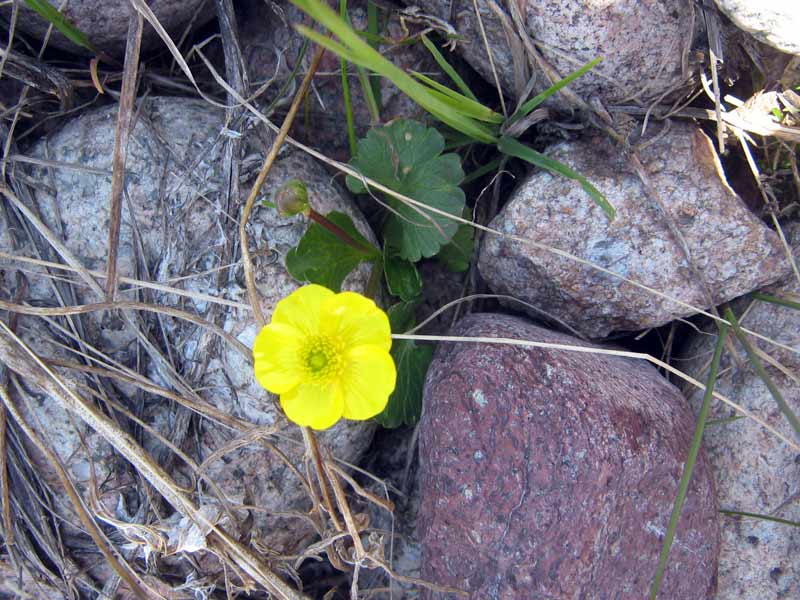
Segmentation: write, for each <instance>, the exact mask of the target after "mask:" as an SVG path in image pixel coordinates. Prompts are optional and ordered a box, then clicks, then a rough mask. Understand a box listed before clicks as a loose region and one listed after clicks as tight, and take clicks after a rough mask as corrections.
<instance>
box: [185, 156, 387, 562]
mask: <svg viewBox="0 0 800 600" xmlns="http://www.w3.org/2000/svg"><path fill="white" fill-rule="evenodd" d="M298 176H300V177H302V179H303V180H304V181H305V182H306V185H307V187H308V197H309V202H310V203H311V206H313V207H314V208H315V210H317V211H318V212H320V213H322V214H325V213H327V212H330V211H332V210H338V211H340V212H345V213H348V214H349V215H350V216H351V217H352V218H353V221H354V222H355V224H356V227H357V228H358V229H359V231H360V232H361V233H362V234H363V235H364V236H365V237H367V238H368V239H369V240H371V241H372V242H373V243H375V237H374V235H373V234H372V232H371V231H370V229H369V226H368V225H367V224H366V222H365V221H364V219H363V217H362V216H361V215H360V214H358V213H357V210H356V209H354V208H353V206H352V202H351V201H350V200H349V198H348V196H347V194H346V193H345V192H343V191H342V189H341V188H340V187H339V186H338V185H337V184H336V183H335V182H333V181H332V180H331V177H330V176H329V175H328V174H327V173H326V172H325V171H324V169H322V168H321V167H319V166H318V165H317V164H316V163H315V162H314V161H313V160H312V159H311V158H309V157H307V156H305V155H301V154H297V153H294V154H290V155H289V156H287V157H285V158H283V159H281V160H279V161H277V162H276V163H275V165H274V166H273V168H272V170H271V172H270V174H269V177H268V178H267V180H266V182H265V184H264V193H265V194H266V195H267V196H268V197H269V196H271V195H272V194H273V193H274V191H275V190H277V189H278V188H280V186H281V185H283V183H285V182H286V181H288V180H289V179H292V178H297V177H298ZM244 189H245V192H247V191H249V187H248V186H245V188H244ZM249 224H250V236H251V237H250V240H251V242H250V243H251V249H252V251H253V254H254V255H255V256H257V257H258V258H257V259H256V261H255V273H256V284H257V287H258V289H259V296H260V298H261V299H262V303H261V306H262V309H263V310H264V313H265V315H266V316H267V318H268V319H269V315H270V314H271V313H272V310H273V309H274V307H275V304H277V302H278V301H279V300H281V299H282V298H284V297H285V296H287V295H288V294H290V293H291V292H293V291H294V290H295V289H297V287H298V284H297V283H296V282H295V281H294V280H293V279H292V278H291V277H290V276H289V274H288V273H287V272H286V269H285V268H284V266H283V256H284V255H285V253H286V252H287V251H288V250H289V248H291V247H292V246H295V245H297V243H298V242H299V241H300V238H301V237H302V234H303V232H304V231H305V229H306V227H307V223H305V222H303V220H302V217H299V216H298V217H294V218H292V219H286V218H282V217H279V216H278V215H277V213H276V211H275V210H273V209H268V208H266V207H260V208H258V209H257V210H256V211H255V213H254V214H253V216H252V217H251V219H250V221H249ZM213 256H214V249H213V248H209V249H208V254H207V255H206V256H205V257H203V258H206V259H208V260H212V259H213ZM196 269H197V272H202V271H203V270H204V268H203V267H202V263H200V264H198V265H197V267H196ZM368 279H369V268H368V266H367V265H361V266H360V267H359V268H358V269H356V270H355V271H354V272H353V273H351V274H350V275H349V276H348V278H347V279H346V280H345V282H344V285H343V289H349V290H355V291H361V292H363V291H364V289H365V288H366V286H367V281H368ZM193 285H194V286H195V287H198V286H199V287H200V288H201V289H202V287H204V286H208V287H209V288H212V287H215V284H214V283H213V276H211V277H207V278H201V279H196V280H195V283H194V284H193ZM215 293H216V294H221V295H222V296H223V297H226V298H229V299H231V300H237V301H239V302H242V303H247V302H248V300H247V293H246V291H245V288H244V285H243V281H242V279H241V273H238V274H237V277H236V279H235V280H233V281H230V282H229V283H228V285H227V286H226V287H225V288H223V289H221V290H218V291H217V292H215ZM196 308H197V310H199V311H200V312H206V311H207V310H208V309H209V307H202V306H197V307H196ZM209 314H210V313H209ZM220 319H221V323H220V324H221V325H222V326H223V328H224V329H225V330H226V331H227V332H228V333H230V334H231V335H233V336H234V337H236V338H237V339H238V340H239V341H241V342H242V343H244V344H245V346H248V347H252V344H253V341H254V340H255V337H256V334H257V333H258V328H257V326H256V324H255V323H254V321H253V317H252V313H251V312H250V311H247V310H240V309H229V310H226V311H225V312H224V313H223V314H222V315H221V317H220ZM204 333H205V332H203V330H202V329H201V328H199V327H195V326H192V325H190V324H188V323H183V324H180V325H179V327H178V328H177V329H172V328H170V336H171V337H172V338H173V339H174V341H175V343H176V346H177V348H178V349H179V350H178V352H179V354H180V360H181V362H183V363H184V365H185V366H186V369H189V368H192V365H200V364H202V365H204V370H203V371H201V372H200V373H198V374H197V376H196V378H195V379H194V383H195V386H196V387H198V388H200V389H203V390H207V392H201V395H202V396H204V397H206V398H207V399H208V400H209V401H212V402H213V403H214V404H215V405H216V406H217V407H218V408H221V409H223V410H225V411H226V412H227V413H229V414H232V415H233V416H235V417H239V418H241V419H243V420H245V421H247V422H249V423H252V424H255V425H261V426H265V427H273V428H275V430H276V431H277V432H278V433H281V434H283V435H288V436H291V437H292V438H294V439H296V440H300V436H299V429H298V427H297V426H295V425H291V424H289V423H288V422H287V421H286V418H285V417H284V416H283V415H282V414H281V413H279V411H278V409H277V403H276V399H275V397H273V396H271V395H270V394H268V393H267V392H266V391H265V390H264V389H263V388H261V387H260V386H259V384H258V383H257V382H256V381H255V379H254V377H253V371H252V366H251V364H250V358H249V357H245V356H242V355H241V354H240V353H239V352H237V351H236V350H235V349H234V348H231V347H230V346H227V345H218V346H216V345H209V344H208V343H207V334H205V335H204ZM374 429H375V425H374V424H373V423H372V422H363V421H346V420H342V421H340V422H339V424H338V425H336V426H334V427H333V428H331V429H329V430H327V431H325V432H323V433H321V434H319V436H318V437H319V439H320V442H321V444H324V447H325V448H327V449H328V450H330V452H331V453H332V454H333V455H334V456H336V457H337V458H340V459H342V460H344V461H346V462H354V461H356V460H357V459H358V457H360V456H361V455H362V454H363V452H364V450H366V448H367V446H369V443H370V440H371V439H372V434H373V432H374ZM235 437H236V435H234V434H233V433H232V432H230V431H229V430H226V429H224V428H222V427H220V426H216V425H213V424H211V423H206V425H205V427H204V433H203V435H202V436H201V448H200V450H199V455H200V456H199V457H198V458H201V459H206V458H208V456H209V455H210V454H211V452H213V451H216V450H219V449H220V448H221V447H222V446H224V445H225V444H226V443H229V442H230V441H231V440H233V439H234V438H235ZM282 449H283V450H284V452H286V453H287V454H288V455H289V457H290V458H291V459H292V460H293V462H294V463H295V465H298V466H302V458H303V447H302V445H286V446H285V447H284V446H282ZM206 472H207V473H208V474H209V476H210V477H211V478H212V479H213V480H214V481H215V482H216V483H217V484H218V485H219V486H220V487H221V488H222V489H223V490H224V492H225V494H226V495H227V496H228V498H229V499H230V500H231V502H232V503H234V505H235V503H237V502H238V503H242V504H252V505H256V506H258V507H260V508H261V509H263V511H258V512H254V513H253V519H254V525H255V527H257V528H260V529H259V533H260V534H261V535H262V537H263V539H264V541H265V542H267V543H268V544H269V545H271V546H273V547H276V548H282V549H285V550H289V551H293V550H296V549H297V547H298V545H299V544H300V543H301V542H302V539H301V534H300V533H299V532H300V531H303V532H305V533H307V534H309V533H312V532H313V530H311V529H310V528H308V524H307V523H306V522H305V521H304V520H301V519H294V520H292V521H291V526H290V527H284V528H281V527H278V526H275V517H273V516H272V514H271V513H274V512H276V511H285V510H287V508H288V509H290V510H302V509H305V508H308V507H309V506H310V502H309V499H308V496H307V494H306V491H305V489H304V488H303V487H302V486H301V485H300V482H299V481H298V480H297V478H296V477H295V476H294V474H292V473H291V471H290V470H289V469H288V467H286V466H285V465H284V464H283V463H282V462H281V461H280V459H279V458H278V457H277V456H276V455H275V454H274V453H272V452H270V451H268V450H266V449H264V448H262V447H259V446H258V445H255V444H251V445H248V446H246V447H244V448H241V449H237V450H234V451H232V452H227V453H225V454H224V456H222V457H221V458H218V460H216V461H214V462H211V463H209V465H208V466H207V469H206Z"/></svg>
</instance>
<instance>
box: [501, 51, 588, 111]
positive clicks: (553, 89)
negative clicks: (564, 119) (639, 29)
mask: <svg viewBox="0 0 800 600" xmlns="http://www.w3.org/2000/svg"><path fill="white" fill-rule="evenodd" d="M601 60H603V59H602V58H595V59H594V60H593V61H591V62H589V63H586V64H585V65H583V66H582V67H581V68H580V69H578V70H577V71H575V72H574V73H570V74H569V75H567V76H566V77H564V79H561V80H560V81H557V82H555V83H554V84H553V85H551V86H550V87H549V88H547V89H546V90H545V91H543V92H542V93H541V94H538V95H536V96H534V97H533V98H531V99H530V100H528V101H527V102H526V103H525V104H523V105H522V106H520V107H519V108H518V109H517V110H516V111H514V114H513V115H512V116H511V119H510V121H509V124H510V123H513V122H514V121H518V120H519V119H521V118H522V117H524V116H526V115H528V114H530V112H531V111H532V110H533V109H534V108H536V107H537V106H539V105H540V104H541V103H542V102H544V101H545V100H547V99H548V98H549V97H550V96H552V95H553V94H555V93H557V92H558V91H559V90H561V89H562V88H565V87H567V86H568V85H569V84H570V83H572V82H573V81H575V80H576V79H577V78H578V77H580V76H581V75H584V74H585V73H586V72H587V71H588V70H589V69H592V68H593V67H595V66H596V65H597V63H599V62H600V61H601Z"/></svg>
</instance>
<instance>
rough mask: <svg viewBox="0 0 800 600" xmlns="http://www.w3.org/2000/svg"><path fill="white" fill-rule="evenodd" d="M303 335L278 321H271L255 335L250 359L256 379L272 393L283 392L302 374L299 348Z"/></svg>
mask: <svg viewBox="0 0 800 600" xmlns="http://www.w3.org/2000/svg"><path fill="white" fill-rule="evenodd" d="M304 337H305V336H304V335H303V334H302V333H301V332H300V331H298V330H297V329H295V328H294V327H291V326H290V325H284V324H281V323H271V324H269V325H267V326H266V327H264V328H263V329H262V330H261V331H260V332H259V334H258V336H256V341H255V344H253V362H254V367H255V373H256V379H258V382H259V383H260V384H261V385H262V386H263V387H264V388H265V389H267V390H269V391H270V392H272V393H273V394H283V393H284V392H287V391H289V390H290V389H292V388H293V387H295V386H296V385H297V384H298V383H300V381H301V379H302V377H303V370H302V365H301V363H300V350H301V347H302V344H303V340H304Z"/></svg>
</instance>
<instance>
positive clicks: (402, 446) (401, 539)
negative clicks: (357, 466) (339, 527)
mask: <svg viewBox="0 0 800 600" xmlns="http://www.w3.org/2000/svg"><path fill="white" fill-rule="evenodd" d="M414 432H415V428H413V427H400V428H398V429H379V430H378V431H377V432H376V433H375V437H374V438H373V442H372V445H371V446H370V448H369V451H368V452H367V455H366V456H367V457H368V459H367V461H366V464H363V465H362V467H363V468H364V469H365V470H366V471H368V472H370V473H373V474H375V475H377V476H379V477H380V478H381V479H382V480H383V481H385V482H386V483H388V484H389V487H388V490H389V492H390V500H391V501H392V502H394V505H395V511H394V513H393V514H392V513H389V512H388V511H387V510H385V509H383V508H382V507H379V506H377V505H376V504H373V503H369V515H370V527H371V528H372V529H373V530H375V531H376V533H378V534H379V535H381V536H382V538H383V540H382V541H383V544H384V548H385V556H386V557H387V559H391V562H390V564H391V566H392V571H393V572H395V573H397V574H398V575H402V576H404V577H413V578H419V570H420V545H419V537H418V535H417V515H418V513H419V506H420V492H419V477H417V461H416V460H415V461H413V462H412V463H411V464H408V465H407V464H406V463H407V461H408V458H409V454H408V453H409V449H411V451H412V456H415V455H416V452H415V450H416V446H415V445H412V444H414V443H415V442H414V441H413V440H414V438H415V436H414ZM395 489H397V490H401V491H402V492H403V494H396V493H394V490H395ZM370 490H371V491H372V493H373V494H375V495H377V496H379V497H381V498H384V497H385V494H386V488H384V486H383V485H379V484H377V483H374V482H372V485H371V486H370ZM359 582H360V583H361V584H362V585H361V589H362V590H365V589H369V590H370V594H371V596H370V597H375V598H376V600H393V599H394V598H418V597H419V587H418V586H416V585H413V584H409V583H405V582H402V581H397V580H393V579H391V578H389V577H387V576H386V574H385V573H384V572H383V571H380V570H372V571H369V572H365V573H362V575H361V577H360V578H359ZM378 588H381V589H382V591H381V590H379V589H378Z"/></svg>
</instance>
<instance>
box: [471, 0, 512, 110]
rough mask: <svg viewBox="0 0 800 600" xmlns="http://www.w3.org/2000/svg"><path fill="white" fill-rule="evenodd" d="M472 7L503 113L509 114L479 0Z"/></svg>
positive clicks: (473, 2)
mask: <svg viewBox="0 0 800 600" xmlns="http://www.w3.org/2000/svg"><path fill="white" fill-rule="evenodd" d="M472 8H473V10H474V11H475V19H476V20H477V22H478V29H480V32H481V39H482V40H483V47H484V48H485V49H486V57H487V58H488V59H489V68H490V69H491V71H492V77H493V78H494V85H495V89H497V97H498V98H500V106H501V107H502V109H503V115H504V116H506V117H507V116H508V111H507V110H506V101H505V98H503V88H502V86H501V85H500V77H499V76H498V74H497V67H495V65H494V56H492V47H491V45H490V44H489V38H487V37H486V28H485V27H484V26H483V17H482V16H481V11H480V9H478V0H472Z"/></svg>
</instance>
